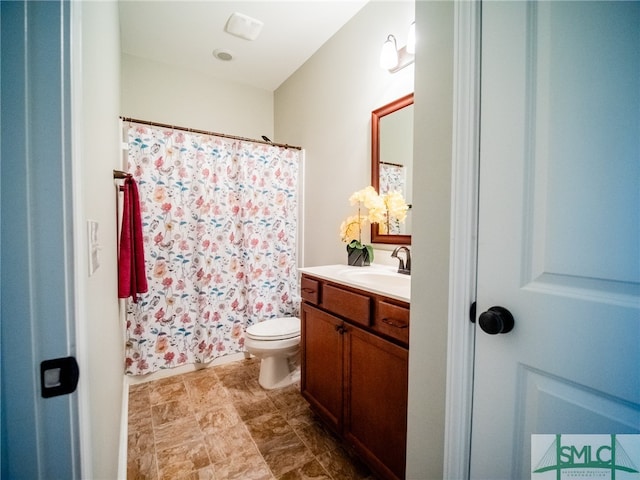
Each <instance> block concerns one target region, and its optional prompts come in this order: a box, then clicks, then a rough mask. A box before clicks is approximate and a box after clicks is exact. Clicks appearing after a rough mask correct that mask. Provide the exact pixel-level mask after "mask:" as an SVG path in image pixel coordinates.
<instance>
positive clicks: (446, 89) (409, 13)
mask: <svg viewBox="0 0 640 480" xmlns="http://www.w3.org/2000/svg"><path fill="white" fill-rule="evenodd" d="M415 10H416V12H415V13H416V23H417V30H418V35H419V44H418V53H417V55H416V65H415V67H414V66H411V67H408V68H406V69H404V70H402V71H400V72H399V73H396V74H393V75H392V74H389V73H387V72H384V71H382V70H380V69H379V67H378V56H379V52H380V47H381V45H382V42H383V41H384V39H385V38H386V35H387V34H389V33H392V34H394V35H396V36H397V37H399V43H400V45H404V43H405V40H406V30H407V28H408V25H409V23H410V22H411V21H412V20H413V18H414V7H413V4H412V3H409V2H378V1H375V2H371V3H369V4H367V5H366V6H365V7H364V8H363V9H362V10H361V12H360V13H358V14H357V15H356V16H355V17H354V18H353V19H352V20H351V21H350V22H349V23H348V24H347V25H346V26H345V27H344V28H343V29H342V30H341V31H340V32H338V33H337V34H336V35H335V36H334V37H333V38H332V39H331V40H329V41H328V42H327V43H326V44H325V45H324V46H323V47H322V48H321V49H320V50H319V51H318V52H317V53H316V54H315V55H314V56H313V57H311V59H310V60H309V61H308V62H307V63H306V64H305V65H304V66H303V67H301V68H300V69H299V70H298V71H297V72H296V73H295V74H294V75H293V76H291V77H290V78H289V79H288V80H287V81H286V82H285V83H284V84H283V85H282V86H281V87H280V88H279V89H278V90H277V91H276V97H275V112H276V114H275V117H276V140H277V141H280V142H288V143H294V144H297V145H302V146H304V147H305V149H306V170H307V171H306V175H305V178H306V181H307V184H306V185H305V202H306V205H305V216H306V222H305V229H306V234H305V241H304V243H305V250H306V254H305V265H319V264H328V263H344V262H345V258H344V255H345V253H344V244H342V243H340V241H339V239H338V227H339V225H340V222H341V221H342V219H343V218H344V217H345V216H346V215H347V214H349V213H350V212H351V211H350V207H349V203H348V198H349V196H350V194H351V192H353V191H354V190H357V189H359V188H362V187H363V186H365V185H367V184H369V182H370V178H371V171H370V154H371V149H370V127H371V125H370V113H371V111H372V110H374V109H375V108H377V107H379V106H381V105H383V104H385V103H388V102H389V101H391V100H393V99H395V98H398V97H400V96H402V95H404V94H406V93H409V92H411V91H413V90H414V68H415V107H414V108H415V118H414V126H415V130H414V177H413V204H414V210H413V213H412V215H413V222H412V228H413V238H412V247H411V248H412V252H413V255H412V257H413V265H412V267H413V272H412V293H413V295H412V298H413V300H412V302H411V340H410V342H411V346H410V370H409V411H408V416H409V430H408V450H407V478H409V479H424V480H427V479H438V478H442V467H443V451H444V416H445V385H446V334H447V304H448V274H449V256H448V251H449V237H450V235H449V229H450V225H449V212H450V182H451V181H450V178H451V172H450V170H451V121H452V90H451V88H452V59H453V43H452V38H453V33H452V32H453V3H452V2H447V1H444V2H436V1H429V2H424V1H419V2H417V3H416V6H415ZM388 254H389V252H388V251H385V252H383V251H379V250H377V251H376V255H377V258H376V261H385V259H387V258H388ZM381 257H383V258H381Z"/></svg>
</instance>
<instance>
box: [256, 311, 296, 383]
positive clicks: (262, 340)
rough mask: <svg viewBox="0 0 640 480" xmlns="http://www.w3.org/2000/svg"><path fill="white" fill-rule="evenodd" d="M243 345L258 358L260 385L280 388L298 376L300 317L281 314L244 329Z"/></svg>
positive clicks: (294, 380) (292, 381)
mask: <svg viewBox="0 0 640 480" xmlns="http://www.w3.org/2000/svg"><path fill="white" fill-rule="evenodd" d="M244 348H245V350H246V351H247V352H249V353H250V354H251V355H255V356H256V357H258V358H260V359H261V362H260V377H259V379H258V382H259V383H260V386H261V387H262V388H264V389H267V390H273V389H274V388H282V387H286V386H288V385H291V384H292V383H295V382H297V381H298V380H299V379H300V362H299V354H300V319H299V318H297V317H281V318H273V319H270V320H264V321H262V322H259V323H256V324H255V325H251V326H250V327H249V328H247V331H246V336H245V339H244Z"/></svg>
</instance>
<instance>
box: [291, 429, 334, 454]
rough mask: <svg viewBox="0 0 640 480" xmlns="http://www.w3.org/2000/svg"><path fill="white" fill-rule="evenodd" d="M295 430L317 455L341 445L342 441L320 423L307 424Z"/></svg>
mask: <svg viewBox="0 0 640 480" xmlns="http://www.w3.org/2000/svg"><path fill="white" fill-rule="evenodd" d="M294 430H295V432H296V433H297V434H298V436H299V437H300V438H301V439H302V441H303V442H304V444H305V445H306V446H307V448H308V449H309V450H311V452H312V453H313V454H314V455H315V456H316V457H317V456H319V455H321V454H323V453H326V452H329V451H331V450H335V449H336V448H338V447H339V446H340V441H339V440H338V439H337V438H336V437H334V435H333V434H332V433H331V432H330V431H329V430H328V429H327V428H326V427H324V426H323V425H322V424H320V423H313V424H311V425H305V426H302V427H300V428H295V429H294Z"/></svg>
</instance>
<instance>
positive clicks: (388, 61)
mask: <svg viewBox="0 0 640 480" xmlns="http://www.w3.org/2000/svg"><path fill="white" fill-rule="evenodd" d="M397 65H398V47H397V45H396V37H394V36H393V35H389V36H388V37H387V40H386V42H384V43H383V44H382V50H381V52H380V66H381V67H382V68H384V69H385V70H390V69H392V68H393V67H395V66H397Z"/></svg>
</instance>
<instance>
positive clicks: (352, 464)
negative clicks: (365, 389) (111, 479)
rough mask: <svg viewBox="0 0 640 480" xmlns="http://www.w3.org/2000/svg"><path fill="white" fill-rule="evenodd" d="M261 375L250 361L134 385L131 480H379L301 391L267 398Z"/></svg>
mask: <svg viewBox="0 0 640 480" xmlns="http://www.w3.org/2000/svg"><path fill="white" fill-rule="evenodd" d="M259 370H260V361H259V360H258V359H255V358H252V359H250V360H242V361H239V362H234V363H230V364H225V365H219V366H216V367H210V368H202V369H199V370H197V371H194V372H190V373H187V374H184V375H179V376H175V377H169V378H164V379H161V380H156V381H153V382H148V383H144V384H138V385H132V386H131V387H130V389H129V437H128V465H127V475H128V477H127V478H128V480H131V479H134V480H135V479H151V480H161V479H162V478H171V479H172V480H174V479H190V480H191V479H193V480H234V479H238V480H276V479H278V480H280V479H282V480H297V479H300V480H303V479H304V480H307V479H308V480H349V479H357V480H364V479H367V480H369V479H373V477H372V476H370V473H369V471H368V470H367V469H366V467H364V466H363V465H362V464H360V463H359V462H358V461H357V460H355V459H352V458H351V457H350V456H349V454H348V453H347V451H346V450H343V449H342V448H336V447H335V445H338V444H339V442H338V441H337V440H336V439H335V438H334V437H333V436H332V434H331V433H330V432H329V431H328V430H327V429H326V428H325V427H323V426H322V424H321V423H320V421H319V419H317V418H316V417H315V415H314V414H313V413H312V411H311V409H310V407H309V405H308V404H307V402H306V401H305V400H304V399H303V398H302V396H301V395H300V386H299V385H298V384H296V385H292V386H290V387H287V388H285V389H280V390H270V391H267V390H264V389H262V388H261V387H260V386H259V384H258V375H259ZM314 454H315V455H316V458H314ZM159 475H160V476H159Z"/></svg>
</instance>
